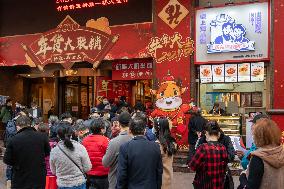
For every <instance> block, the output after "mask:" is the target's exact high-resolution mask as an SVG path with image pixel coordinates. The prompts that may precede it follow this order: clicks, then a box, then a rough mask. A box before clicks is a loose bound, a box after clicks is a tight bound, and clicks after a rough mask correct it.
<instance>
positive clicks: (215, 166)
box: [189, 121, 228, 189]
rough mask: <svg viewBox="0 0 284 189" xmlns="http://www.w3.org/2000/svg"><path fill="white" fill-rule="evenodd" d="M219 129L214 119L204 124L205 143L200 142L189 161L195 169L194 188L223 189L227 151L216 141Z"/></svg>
mask: <svg viewBox="0 0 284 189" xmlns="http://www.w3.org/2000/svg"><path fill="white" fill-rule="evenodd" d="M220 132H221V129H220V127H219V125H218V123H217V122H216V121H210V122H208V123H207V124H206V126H205V136H206V141H207V143H204V144H201V145H200V146H199V147H198V148H197V150H196V153H195V155H194V156H193V157H192V160H191V162H190V163H189V166H190V168H191V169H192V170H193V171H196V174H195V178H194V181H193V186H194V188H195V189H224V184H225V175H226V167H227V164H228V153H227V150H226V147H225V146H224V145H223V144H221V143H220V142H218V139H219V136H220Z"/></svg>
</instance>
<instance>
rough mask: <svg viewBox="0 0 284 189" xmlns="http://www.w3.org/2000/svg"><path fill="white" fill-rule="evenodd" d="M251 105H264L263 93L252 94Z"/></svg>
mask: <svg viewBox="0 0 284 189" xmlns="http://www.w3.org/2000/svg"><path fill="white" fill-rule="evenodd" d="M251 99H252V100H251V106H252V107H262V93H261V92H255V93H252V94H251Z"/></svg>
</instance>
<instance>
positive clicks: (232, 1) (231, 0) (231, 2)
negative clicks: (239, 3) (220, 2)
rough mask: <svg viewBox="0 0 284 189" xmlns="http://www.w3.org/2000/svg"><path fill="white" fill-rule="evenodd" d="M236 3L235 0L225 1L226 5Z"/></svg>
mask: <svg viewBox="0 0 284 189" xmlns="http://www.w3.org/2000/svg"><path fill="white" fill-rule="evenodd" d="M233 4H234V0H228V2H227V3H225V5H233Z"/></svg>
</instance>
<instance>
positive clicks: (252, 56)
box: [195, 2, 270, 64]
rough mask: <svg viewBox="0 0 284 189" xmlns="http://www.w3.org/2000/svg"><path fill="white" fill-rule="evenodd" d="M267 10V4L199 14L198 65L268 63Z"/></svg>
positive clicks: (243, 5)
mask: <svg viewBox="0 0 284 189" xmlns="http://www.w3.org/2000/svg"><path fill="white" fill-rule="evenodd" d="M268 9H269V6H268V3H267V2H264V3H249V4H242V5H232V6H225V7H218V8H210V9H199V10H197V11H196V19H195V20H196V41H195V44H196V53H195V63H196V64H204V63H209V62H212V63H221V62H224V61H234V62H238V61H245V60H247V61H249V60H268V59H269V53H268V52H269V27H270V26H269V14H268V12H269V11H268ZM240 10H241V13H240V12H239V11H240Z"/></svg>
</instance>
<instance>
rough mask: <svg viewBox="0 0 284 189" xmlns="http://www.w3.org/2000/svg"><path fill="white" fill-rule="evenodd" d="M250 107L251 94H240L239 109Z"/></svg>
mask: <svg viewBox="0 0 284 189" xmlns="http://www.w3.org/2000/svg"><path fill="white" fill-rule="evenodd" d="M250 106H251V93H242V94H241V107H250Z"/></svg>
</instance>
